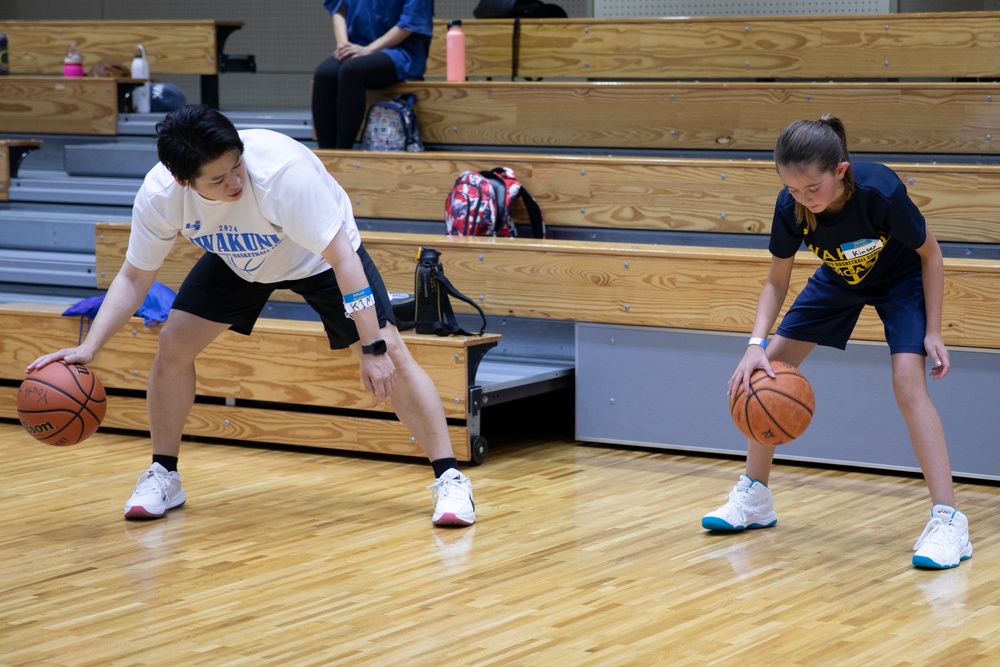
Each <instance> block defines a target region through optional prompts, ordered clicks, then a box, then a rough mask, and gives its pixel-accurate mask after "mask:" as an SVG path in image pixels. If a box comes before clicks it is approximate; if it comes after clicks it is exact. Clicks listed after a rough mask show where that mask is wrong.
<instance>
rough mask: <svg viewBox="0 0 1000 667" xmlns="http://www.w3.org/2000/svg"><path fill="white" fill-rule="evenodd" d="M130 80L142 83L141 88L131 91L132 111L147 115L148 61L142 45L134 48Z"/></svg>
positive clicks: (148, 94)
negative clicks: (138, 80) (137, 80)
mask: <svg viewBox="0 0 1000 667" xmlns="http://www.w3.org/2000/svg"><path fill="white" fill-rule="evenodd" d="M132 78H133V79H140V80H142V81H143V84H142V85H141V86H138V87H137V88H135V89H134V90H133V91H132V111H134V112H136V113H149V106H150V90H149V89H150V86H149V61H148V60H146V47H144V46H143V45H142V44H139V45H137V46H136V47H135V54H134V56H133V58H132Z"/></svg>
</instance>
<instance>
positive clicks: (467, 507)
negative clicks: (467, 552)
mask: <svg viewBox="0 0 1000 667" xmlns="http://www.w3.org/2000/svg"><path fill="white" fill-rule="evenodd" d="M427 488H428V489H430V490H431V492H432V498H433V500H434V516H433V517H432V518H431V521H433V522H434V524H435V525H437V526H469V525H472V524H473V523H475V522H476V504H475V502H473V500H472V481H471V480H470V479H469V478H468V477H466V476H465V475H463V474H462V473H460V472H459V471H458V470H456V469H454V468H449V469H448V470H446V471H445V472H444V473H443V474H442V475H441V476H440V477H438V478H437V481H436V482H434V483H433V484H431V485H430V486H428V487H427Z"/></svg>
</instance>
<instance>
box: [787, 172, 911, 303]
mask: <svg viewBox="0 0 1000 667" xmlns="http://www.w3.org/2000/svg"><path fill="white" fill-rule="evenodd" d="M851 169H852V170H853V171H854V178H855V181H856V182H857V190H856V191H855V192H854V195H853V196H852V197H851V198H850V199H849V200H848V202H847V203H846V204H845V205H844V208H843V209H842V210H841V211H840V212H838V213H836V214H834V215H832V216H824V215H823V214H820V215H818V216H817V224H816V229H815V230H810V229H809V226H808V225H807V224H806V222H805V221H802V222H797V221H796V220H795V200H794V199H793V198H792V196H791V195H790V194H789V193H788V188H784V189H783V190H782V191H781V193H780V194H779V195H778V201H777V203H776V204H775V207H774V222H773V224H772V226H771V241H770V245H769V246H768V248H769V250H770V251H771V254H772V255H774V256H775V257H780V258H785V259H787V258H789V257H792V256H793V255H794V254H795V253H796V252H797V251H798V249H799V248H800V247H801V246H802V244H803V243H804V244H805V246H806V248H807V249H809V250H810V251H811V252H813V253H814V254H815V255H816V256H817V257H819V258H820V259H821V260H823V266H822V267H820V270H821V271H824V272H825V273H826V275H827V277H829V278H831V279H834V280H835V279H836V278H835V277H839V279H840V280H842V281H843V283H844V285H846V286H847V287H850V288H855V289H870V288H878V287H880V286H882V285H886V284H891V283H894V282H896V281H898V280H900V279H901V278H904V277H907V276H909V275H911V274H912V273H913V272H919V271H920V255H918V254H917V252H916V249H917V248H919V247H920V246H922V245H923V244H924V241H925V240H926V238H927V225H926V222H925V221H924V216H923V215H922V214H921V213H920V210H919V209H918V208H917V206H916V204H914V203H913V201H911V200H910V197H909V195H907V194H906V186H905V185H903V182H902V181H901V180H899V176H897V175H896V173H895V172H894V171H892V170H891V169H889V168H888V167H886V166H885V165H883V164H878V163H876V162H853V163H851Z"/></svg>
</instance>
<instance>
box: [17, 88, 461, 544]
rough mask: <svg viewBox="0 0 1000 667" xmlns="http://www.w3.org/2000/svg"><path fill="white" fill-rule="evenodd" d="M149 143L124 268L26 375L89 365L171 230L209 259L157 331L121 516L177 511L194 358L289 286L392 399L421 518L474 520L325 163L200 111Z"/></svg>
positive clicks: (378, 390) (159, 259) (130, 309)
mask: <svg viewBox="0 0 1000 667" xmlns="http://www.w3.org/2000/svg"><path fill="white" fill-rule="evenodd" d="M156 134H157V150H158V155H159V159H160V163H159V164H157V165H156V166H155V167H153V168H152V169H151V170H150V171H149V173H148V174H147V175H146V178H145V180H144V181H143V184H142V188H141V189H140V190H139V192H138V194H137V195H136V198H135V205H134V207H133V212H132V231H131V234H130V236H129V245H128V251H127V252H126V255H125V262H124V264H122V268H121V270H120V271H119V272H118V275H117V276H115V279H114V281H113V282H112V284H111V287H110V288H109V289H108V292H107V295H106V296H105V298H104V302H103V304H102V305H101V308H100V310H99V311H98V313H97V316H96V317H95V319H94V321H93V323H92V325H91V327H90V331H89V333H88V334H87V337H86V338H85V339H84V341H83V343H82V344H81V345H79V346H78V347H74V348H68V349H64V350H60V351H58V352H54V353H52V354H47V355H45V356H42V357H40V358H39V359H37V360H35V361H34V362H33V363H32V364H31V365H29V366H28V372H30V371H32V370H34V369H36V368H40V367H42V366H44V365H46V364H49V363H52V362H54V361H58V360H60V359H63V360H65V361H67V362H69V363H79V364H88V363H90V362H91V361H93V359H94V357H95V356H96V355H97V353H98V352H99V351H100V350H101V348H102V347H104V345H105V344H106V343H107V342H108V341H109V340H110V339H111V338H112V336H114V335H115V333H117V332H118V331H119V330H120V329H121V328H122V327H124V326H125V324H126V323H127V322H128V320H129V318H131V317H132V314H133V313H134V312H136V309H137V308H138V307H139V304H140V303H142V301H143V298H144V297H145V296H146V293H147V292H148V291H149V289H150V286H151V285H152V284H153V281H154V279H155V278H156V273H157V271H158V270H159V269H160V267H162V265H163V261H164V259H165V258H166V257H167V254H168V253H169V252H170V250H171V248H172V247H173V245H174V241H175V240H176V239H177V236H178V235H180V236H183V237H184V238H186V239H188V240H190V241H191V242H193V243H196V244H197V245H198V246H200V247H201V248H204V249H205V250H206V252H205V254H204V255H203V256H202V257H201V259H200V260H199V261H198V263H197V264H195V266H194V267H193V268H192V269H191V272H190V273H189V274H188V276H187V278H185V279H184V283H183V284H182V285H181V288H180V290H179V292H178V293H177V297H176V298H175V300H174V303H173V306H172V308H171V310H170V314H169V317H168V318H167V321H166V322H165V323H164V325H163V330H162V331H161V332H160V335H159V343H158V347H157V350H156V357H155V358H154V359H153V366H152V368H151V370H150V374H149V389H148V394H147V403H148V406H149V408H148V410H149V427H150V435H151V437H152V441H153V462H152V464H151V465H150V467H149V468H148V469H146V470H144V471H142V473H140V474H139V479H138V481H137V483H136V485H135V491H134V492H133V494H132V497H131V498H129V499H128V501H127V502H126V503H125V518H127V519H156V518H160V517H163V516H166V514H167V512H168V511H169V510H172V509H176V508H178V507H180V506H182V505H183V504H184V503H185V500H186V496H185V494H184V489H183V488H181V476H180V474H179V473H178V472H177V458H178V455H179V453H180V446H181V435H182V434H183V432H184V423H185V421H186V420H187V416H188V413H189V412H190V410H191V407H192V405H193V403H194V397H195V387H196V376H195V358H196V357H197V356H198V354H199V353H200V352H201V351H202V350H204V349H205V348H206V347H208V345H209V344H210V343H211V342H212V341H213V340H215V339H216V338H217V337H218V336H220V335H222V333H223V332H225V331H226V330H227V329H232V330H233V331H235V332H237V333H240V334H244V335H249V334H250V332H251V331H252V330H253V326H254V323H255V322H256V321H257V318H258V317H259V316H260V313H261V311H262V310H263V309H264V306H265V305H266V303H267V300H268V298H269V297H270V295H271V293H272V292H274V290H276V289H290V290H292V291H293V292H295V293H297V294H300V295H301V296H302V297H303V298H304V299H305V300H306V302H307V303H308V304H309V305H310V306H312V308H313V309H314V310H315V311H316V312H317V313H318V314H319V315H320V318H321V319H322V321H323V325H324V328H325V330H326V333H327V336H328V338H329V339H330V347H331V348H332V349H343V348H348V347H349V348H350V349H351V351H352V352H354V354H355V355H356V357H357V358H358V360H359V361H360V374H361V379H362V380H363V382H364V386H365V387H366V388H367V390H368V392H369V393H370V394H371V395H372V397H373V398H374V400H375V402H376V403H382V402H383V401H385V400H386V399H388V398H390V397H391V398H392V403H393V408H394V409H395V411H396V414H397V416H398V417H399V419H400V421H402V422H403V423H404V424H405V425H406V426H407V427H408V428H409V429H410V432H411V433H412V434H413V436H414V438H415V440H416V442H417V444H419V445H420V447H421V448H423V450H424V452H425V453H426V454H427V457H428V459H430V462H431V465H432V466H433V468H434V475H435V478H436V481H435V482H434V484H432V485H431V487H430V488H432V489H433V490H434V496H435V509H434V515H433V517H432V521H433V522H434V523H435V524H437V525H443V524H447V525H459V526H467V525H470V524H472V523H473V522H475V520H476V514H475V507H474V505H473V501H472V483H471V482H470V481H469V478H468V477H466V476H465V475H463V474H462V473H461V472H459V470H458V463H457V461H456V460H455V455H454V452H453V451H452V448H451V440H450V437H449V434H448V427H447V423H446V421H445V414H444V409H443V407H442V405H441V399H440V397H439V395H438V392H437V389H436V388H435V386H434V384H433V381H432V380H431V378H430V377H429V376H428V375H427V373H426V372H425V371H424V370H423V369H422V368H421V367H420V366H419V365H418V364H417V362H416V360H414V358H413V357H412V356H411V355H410V352H409V350H408V349H407V347H406V344H405V343H404V342H403V339H402V337H401V336H400V334H399V331H398V330H397V329H396V326H395V318H394V316H393V312H392V306H391V303H390V300H389V295H388V293H387V292H386V289H385V286H384V284H383V282H382V277H381V276H380V275H379V272H378V269H377V268H376V267H375V264H374V263H373V262H372V260H371V258H370V257H369V256H368V253H367V252H366V251H365V248H364V246H362V245H361V236H360V235H359V233H358V228H357V225H356V224H355V221H354V214H353V212H352V210H351V203H350V199H349V198H348V196H347V193H346V192H344V189H343V188H342V187H340V185H339V184H338V183H337V182H336V181H335V180H334V179H333V177H332V176H330V174H329V173H328V172H327V171H326V168H325V167H324V166H323V163H322V162H320V161H319V159H318V158H317V157H316V155H315V154H314V153H313V152H312V151H311V150H309V149H308V148H306V147H305V146H304V145H303V144H302V143H300V142H298V141H295V140H294V139H291V138H289V137H287V136H285V135H283V134H279V133H277V132H272V131H270V130H245V131H243V132H237V131H236V128H235V127H233V124H232V122H230V120H229V119H228V118H226V117H225V116H224V115H222V114H221V113H219V112H218V111H216V110H214V109H212V108H210V107H207V106H204V105H189V106H185V107H182V108H181V109H178V110H177V111H173V112H171V113H170V114H168V115H167V117H166V118H165V119H164V120H163V121H161V122H160V123H159V124H158V125H157V126H156ZM288 381H289V382H294V381H295V380H294V378H291V377H290V378H289V379H288Z"/></svg>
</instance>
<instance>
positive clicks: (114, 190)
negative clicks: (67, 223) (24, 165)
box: [10, 169, 142, 218]
mask: <svg viewBox="0 0 1000 667" xmlns="http://www.w3.org/2000/svg"><path fill="white" fill-rule="evenodd" d="M141 185H142V179H141V178H106V177H81V176H70V175H69V174H67V173H65V172H55V171H35V170H30V169H22V170H21V173H20V174H19V175H18V178H12V179H11V180H10V201H12V202H37V203H42V204H73V205H80V206H128V207H129V208H131V206H132V203H133V202H134V201H135V193H136V192H138V191H139V187H140V186H141ZM126 217H127V218H129V217H131V214H130V215H128V216H126Z"/></svg>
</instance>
